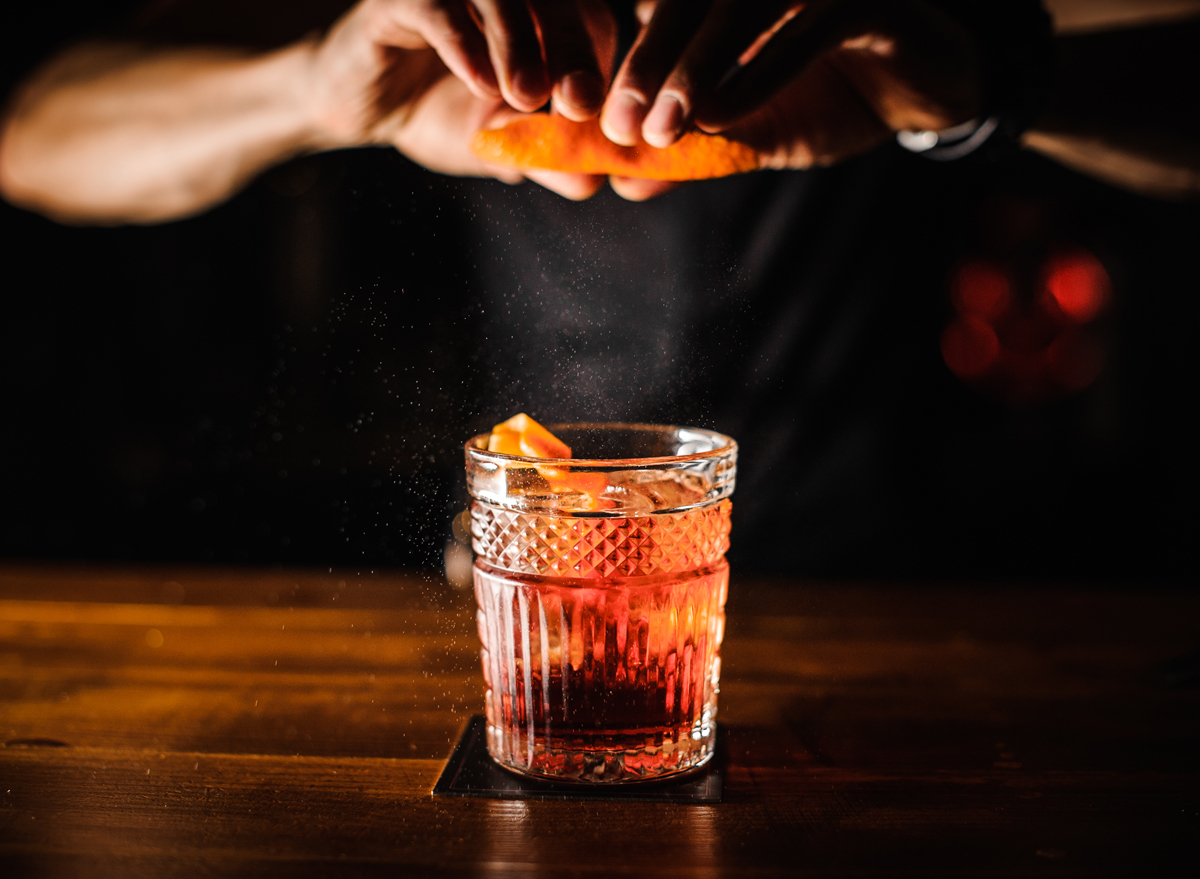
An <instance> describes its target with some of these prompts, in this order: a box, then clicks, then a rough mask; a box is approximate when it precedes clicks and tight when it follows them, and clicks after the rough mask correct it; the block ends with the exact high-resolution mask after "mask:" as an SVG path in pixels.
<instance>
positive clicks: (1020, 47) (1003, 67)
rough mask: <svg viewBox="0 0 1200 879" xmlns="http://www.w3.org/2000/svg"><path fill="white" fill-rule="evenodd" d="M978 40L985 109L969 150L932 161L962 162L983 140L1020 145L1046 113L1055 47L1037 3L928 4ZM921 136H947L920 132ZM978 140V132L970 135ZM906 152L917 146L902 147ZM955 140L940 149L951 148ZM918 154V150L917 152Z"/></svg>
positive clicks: (937, 0) (932, 0)
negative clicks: (964, 156) (955, 159)
mask: <svg viewBox="0 0 1200 879" xmlns="http://www.w3.org/2000/svg"><path fill="white" fill-rule="evenodd" d="M926 2H928V3H929V4H930V5H931V6H934V7H936V8H937V9H939V10H940V11H941V12H943V13H944V14H946V15H948V16H949V17H951V18H952V19H953V20H954V21H956V22H957V23H958V24H959V25H960V26H961V27H962V28H963V29H964V30H966V31H967V33H968V34H970V36H971V38H972V39H973V40H974V42H975V45H976V48H977V51H978V53H979V58H980V69H981V79H982V82H981V85H982V102H983V103H982V111H981V112H980V113H979V115H978V117H977V118H976V120H974V123H975V125H976V126H977V127H976V132H980V133H981V132H985V131H986V132H987V133H986V134H983V135H982V138H981V139H978V141H977V142H974V145H973V146H972V147H971V148H969V149H966V148H964V149H959V150H957V151H956V150H953V149H952V150H950V151H949V152H948V153H945V154H944V155H939V154H938V153H937V152H935V150H930V151H929V152H928V153H927V154H928V155H929V156H930V157H931V158H958V157H959V156H961V155H967V154H968V153H970V152H974V151H975V150H976V149H978V148H979V147H981V146H983V145H984V143H985V142H987V143H988V144H989V151H990V144H993V143H996V142H1001V143H1005V144H1009V145H1012V144H1016V143H1018V142H1019V139H1020V137H1021V135H1022V134H1023V133H1024V132H1025V131H1026V130H1027V129H1028V128H1030V127H1031V126H1032V125H1033V123H1034V122H1036V121H1037V119H1038V117H1039V116H1040V115H1041V113H1042V112H1043V110H1044V108H1045V107H1046V104H1047V102H1048V99H1049V96H1050V92H1051V89H1052V87H1053V85H1054V79H1055V72H1056V49H1055V43H1054V34H1053V26H1052V21H1051V19H1050V16H1049V14H1048V13H1047V12H1046V10H1045V8H1044V7H1043V5H1042V3H1041V2H1039V0H926ZM920 134H921V135H923V136H928V135H930V134H937V135H942V134H944V132H920ZM972 136H974V132H973V133H972ZM901 142H902V145H904V146H906V148H908V149H914V147H913V146H910V145H908V144H904V143H903V140H902V141H901ZM953 145H954V143H953V138H951V139H950V140H948V141H947V142H945V143H938V146H939V147H941V146H948V147H949V146H953ZM935 149H936V148H935ZM914 151H920V150H914Z"/></svg>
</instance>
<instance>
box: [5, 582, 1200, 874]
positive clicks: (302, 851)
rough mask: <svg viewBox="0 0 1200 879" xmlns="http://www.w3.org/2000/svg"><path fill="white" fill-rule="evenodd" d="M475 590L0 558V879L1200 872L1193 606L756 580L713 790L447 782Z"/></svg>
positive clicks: (465, 700)
mask: <svg viewBox="0 0 1200 879" xmlns="http://www.w3.org/2000/svg"><path fill="white" fill-rule="evenodd" d="M475 637H476V636H475V634H474V606H473V601H472V598H471V596H470V595H469V594H467V593H462V592H455V591H454V590H452V589H451V588H450V587H448V586H447V585H446V584H445V583H444V582H442V581H440V580H437V579H433V578H421V577H417V576H400V575H395V574H388V575H386V576H384V575H375V574H368V573H366V572H362V573H361V574H360V573H355V572H340V573H339V572H304V571H262V570H219V569H184V570H179V569H149V568H141V569H137V570H117V569H104V568H96V567H83V566H81V567H74V568H71V567H19V566H14V565H8V566H7V567H3V568H0V742H3V743H4V747H2V748H0V876H5V877H8V876H38V877H41V876H47V877H57V876H89V877H90V876H97V877H104V876H120V877H125V879H131V877H139V876H155V877H160V876H210V875H211V876H243V875H254V876H260V877H272V876H293V875H296V876H299V875H304V876H308V875H315V876H325V875H388V876H425V875H429V876H532V875H552V876H559V875H561V876H610V875H612V876H621V875H634V874H637V875H652V876H659V875H661V876H689V877H690V876H718V875H729V876H747V877H758V876H785V875H810V874H811V875H838V876H841V875H875V874H889V875H897V874H898V875H929V874H948V875H989V876H995V875H1021V876H1025V875H1071V876H1076V875H1164V876H1176V875H1180V876H1182V875H1198V874H1200V668H1198V663H1200V661H1198V660H1197V655H1196V653H1195V651H1197V649H1198V648H1200V599H1197V598H1196V597H1195V596H1194V595H1192V594H1189V593H1185V592H1179V591H1175V592H1154V591H1145V590H1137V589H1133V588H1130V589H1128V590H1125V591H1112V590H1109V591H1095V592H1092V591H1087V590H1075V591H1064V590H1062V589H1046V590H1036V589H1028V588H1026V589H1002V588H998V587H989V588H982V587H972V586H969V585H964V586H962V587H958V588H950V587H936V588H935V587H932V586H922V585H919V584H907V585H876V586H872V585H833V584H819V583H805V582H795V583H785V582H752V581H739V580H738V579H737V578H736V576H735V578H734V582H733V584H732V586H731V590H730V603H729V626H728V634H727V637H726V642H725V646H724V648H723V651H722V655H723V680H722V692H721V713H720V719H721V722H722V723H723V724H724V725H725V726H726V728H727V730H728V744H729V749H728V753H727V754H726V755H725V759H726V781H725V801H724V802H723V803H721V804H719V805H703V806H698V805H678V804H662V803H627V804H626V803H608V802H587V801H574V802H553V801H525V802H512V801H491V800H472V799H452V798H440V797H439V798H435V797H433V796H431V794H430V790H431V788H432V787H433V784H434V782H435V780H436V778H437V776H438V773H439V772H440V770H441V768H442V766H443V765H444V762H445V759H446V757H447V755H448V754H449V752H450V749H451V746H452V744H453V742H454V740H455V738H456V737H457V735H458V733H459V732H460V730H461V729H462V727H463V726H464V725H465V723H466V719H467V717H468V716H469V715H470V714H472V713H476V712H478V711H479V710H480V709H481V705H482V692H481V677H480V672H479V662H478V656H477V645H476V641H475Z"/></svg>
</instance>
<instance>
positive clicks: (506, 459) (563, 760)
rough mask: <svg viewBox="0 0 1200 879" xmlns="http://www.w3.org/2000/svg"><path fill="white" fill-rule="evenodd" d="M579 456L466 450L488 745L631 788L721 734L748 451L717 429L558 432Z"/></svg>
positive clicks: (688, 763) (622, 427)
mask: <svg viewBox="0 0 1200 879" xmlns="http://www.w3.org/2000/svg"><path fill="white" fill-rule="evenodd" d="M551 430H553V432H554V433H555V435H557V436H558V437H559V438H560V439H562V440H563V441H564V442H565V443H566V444H567V445H568V446H570V447H571V449H572V450H573V453H574V454H575V455H576V457H573V458H570V459H552V458H525V457H519V456H514V455H503V454H499V453H496V452H489V451H487V441H488V435H487V434H481V435H480V436H477V437H475V438H474V439H472V440H471V441H470V442H468V443H467V446H466V458H467V485H468V488H469V490H470V493H471V497H472V498H473V503H472V506H471V536H472V547H473V548H474V551H475V555H476V558H475V567H474V580H475V597H476V600H477V601H478V605H479V609H478V613H477V619H478V625H479V637H480V640H481V641H482V645H483V649H482V660H483V674H484V680H485V682H486V685H487V725H488V750H489V752H490V753H491V755H492V757H493V758H494V759H495V760H496V761H497V762H498V763H500V764H501V765H502V766H505V767H507V768H508V769H512V770H515V771H517V772H522V773H527V774H530V775H536V776H544V777H549V778H554V779H557V780H562V781H574V782H627V781H639V780H645V779H653V778H661V777H664V776H668V775H673V774H675V773H680V772H685V771H687V770H689V769H692V768H694V767H698V766H700V765H702V764H704V763H705V762H707V761H708V760H709V758H710V757H711V756H712V753H713V745H714V742H715V726H714V722H715V719H716V713H717V693H718V682H719V678H720V671H721V660H720V647H721V638H722V636H723V634H724V627H725V597H726V594H727V591H728V584H729V566H728V565H727V564H726V562H725V551H726V549H727V548H728V546H729V513H730V501H729V496H730V495H731V494H732V493H733V487H734V479H735V475H736V471H737V445H736V443H734V442H733V440H731V439H730V438H729V437H727V436H723V435H721V434H718V433H714V432H712V431H707V430H696V429H692V428H682V427H668V426H657V425H642V424H571V425H555V426H552V427H551Z"/></svg>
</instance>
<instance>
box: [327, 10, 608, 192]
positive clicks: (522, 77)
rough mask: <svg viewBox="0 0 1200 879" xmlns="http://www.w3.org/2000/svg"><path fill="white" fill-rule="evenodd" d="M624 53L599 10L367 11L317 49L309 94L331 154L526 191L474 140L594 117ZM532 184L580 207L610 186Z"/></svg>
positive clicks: (578, 181) (564, 179) (342, 23)
mask: <svg viewBox="0 0 1200 879" xmlns="http://www.w3.org/2000/svg"><path fill="white" fill-rule="evenodd" d="M474 10H478V12H474ZM476 15H477V16H478V22H477V21H476V17H475V16H476ZM539 34H540V42H539ZM543 46H544V47H545V49H544V52H543V48H542V47H543ZM615 46H616V27H615V24H614V22H613V19H612V16H611V14H610V13H609V12H608V9H607V7H606V6H604V4H603V3H602V2H600V0H531V2H529V3H528V4H526V2H524V0H473V2H471V3H470V4H468V2H467V0H363V2H361V3H359V4H358V5H357V6H355V7H354V8H353V9H351V10H350V11H349V12H348V13H347V14H346V15H345V16H343V17H342V18H341V19H340V20H339V21H338V22H337V23H336V24H335V25H334V26H333V27H332V28H331V29H330V31H329V33H328V34H327V35H326V36H325V37H324V38H323V39H322V40H321V42H320V44H319V45H318V46H317V47H316V48H315V52H314V55H313V63H312V65H311V82H310V87H309V88H310V94H311V95H312V96H313V102H314V115H315V118H316V120H317V124H318V126H319V127H320V129H321V130H322V132H323V133H324V136H325V137H326V139H327V140H328V142H329V145H330V146H356V145H360V144H367V143H378V144H391V145H393V146H395V147H396V148H397V149H399V150H400V151H401V152H403V153H404V154H405V155H407V156H408V157H409V158H411V159H413V160H414V161H416V162H418V163H420V164H422V165H424V166H426V167H428V168H430V169H431V170H434V171H439V172H442V173H447V174H456V175H472V176H492V177H497V178H499V179H502V180H506V181H509V182H515V181H517V180H520V179H521V176H522V175H520V174H517V173H515V172H513V171H512V170H511V169H506V168H498V167H494V166H489V165H486V164H484V163H483V162H481V161H480V160H479V159H478V158H477V157H476V156H475V155H474V154H473V153H472V152H471V151H470V146H469V145H470V141H471V138H472V137H473V136H474V134H475V132H476V131H478V130H479V129H480V128H486V127H494V126H497V125H500V124H502V123H503V122H504V121H506V120H507V118H509V117H511V116H515V115H517V111H526V112H528V111H532V110H536V109H538V108H539V107H541V106H542V105H543V104H544V103H545V102H546V101H547V100H549V101H551V106H552V109H553V112H557V113H561V114H562V115H564V116H567V117H568V118H570V119H575V120H583V119H588V118H591V117H593V116H595V115H596V113H597V112H599V110H600V106H601V104H602V102H603V99H604V94H605V90H606V87H607V83H608V81H609V78H610V77H611V73H612V60H613V54H614V51H615ZM524 176H527V177H529V178H530V179H531V180H534V181H536V182H538V183H541V184H542V185H544V186H547V187H548V188H550V189H553V190H555V191H556V192H559V193H560V194H562V195H565V196H568V197H570V198H585V197H587V196H590V195H591V194H593V193H594V192H595V191H596V190H597V189H598V188H599V187H600V186H601V185H602V183H603V180H602V178H597V177H592V176H589V175H581V174H560V173H553V172H545V173H530V174H527V175H524Z"/></svg>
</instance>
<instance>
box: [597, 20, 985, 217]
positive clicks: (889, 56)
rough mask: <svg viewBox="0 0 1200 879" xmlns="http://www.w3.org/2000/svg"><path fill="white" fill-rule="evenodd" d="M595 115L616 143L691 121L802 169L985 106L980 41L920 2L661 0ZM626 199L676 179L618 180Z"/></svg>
mask: <svg viewBox="0 0 1200 879" xmlns="http://www.w3.org/2000/svg"><path fill="white" fill-rule="evenodd" d="M638 11H639V17H640V18H641V19H642V21H643V25H644V26H643V29H642V32H641V34H640V35H639V37H638V40H637V42H636V43H635V44H634V46H633V48H632V49H631V50H630V52H629V55H628V56H627V57H626V59H625V62H624V63H623V64H622V66H621V69H620V71H619V72H618V73H617V76H616V79H615V80H614V82H613V85H612V88H611V89H610V91H609V95H608V98H607V99H606V102H605V105H604V109H603V111H602V113H601V117H600V122H601V127H602V128H603V130H604V132H605V134H606V135H607V136H608V137H609V138H610V139H611V140H613V141H615V142H617V143H622V144H627V145H628V144H633V143H636V142H637V141H638V140H640V139H644V140H645V141H646V142H647V143H649V144H651V145H653V146H659V147H665V146H669V145H670V144H672V143H674V142H675V141H676V140H677V139H678V138H679V137H680V136H681V135H682V134H683V133H684V132H686V131H688V130H689V129H690V128H692V127H693V126H694V127H696V128H699V129H700V130H702V131H706V132H709V133H716V132H720V133H722V134H724V135H725V136H727V137H730V138H732V139H734V140H738V141H741V142H743V143H746V144H747V145H749V146H751V147H754V148H755V149H756V150H758V151H759V152H760V153H761V154H762V156H763V164H764V167H770V168H808V167H811V166H813V165H825V164H831V163H833V162H837V161H839V160H841V159H844V158H848V157H850V156H853V155H857V154H859V153H862V152H865V151H867V150H869V149H871V148H872V147H874V146H876V145H878V144H880V143H882V142H883V141H885V140H886V139H888V138H889V137H891V136H892V135H893V134H894V132H896V131H900V130H904V129H933V130H937V129H943V128H947V127H950V126H952V125H956V124H958V123H961V122H964V121H966V120H968V119H971V118H973V117H975V116H976V115H977V114H978V113H979V112H980V107H981V101H982V97H981V74H980V69H979V68H980V61H979V57H978V52H977V49H976V47H975V45H974V43H973V41H972V39H971V38H970V36H969V35H968V34H967V33H966V32H965V31H963V30H962V29H961V28H960V27H959V26H958V25H957V24H956V23H955V22H954V21H952V20H951V19H950V18H948V17H947V16H945V15H944V14H942V13H941V12H939V11H938V10H937V9H935V8H934V7H933V6H931V5H929V4H927V3H925V2H922V0H890V2H889V0H812V2H808V3H797V2H795V0H760V2H755V3H747V2H745V0H714V2H712V3H708V4H704V3H696V2H694V0H661V2H657V3H655V2H643V3H641V4H639V9H638ZM612 182H613V188H614V189H616V190H617V191H618V192H619V193H621V194H622V195H624V196H626V197H627V198H633V199H641V198H648V197H651V196H653V195H657V194H659V193H660V192H663V191H665V190H667V189H670V188H672V186H674V185H677V184H670V183H662V182H658V181H646V180H629V179H621V178H615V179H614V180H613V181H612Z"/></svg>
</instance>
